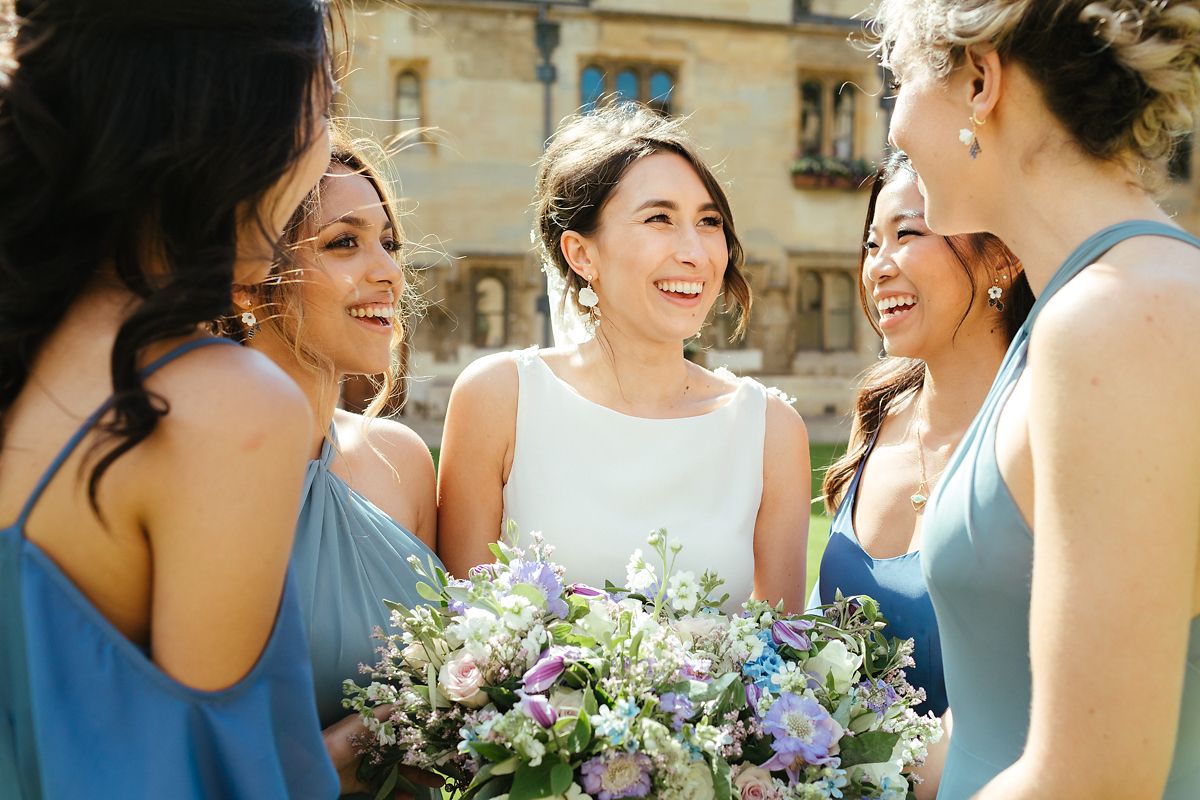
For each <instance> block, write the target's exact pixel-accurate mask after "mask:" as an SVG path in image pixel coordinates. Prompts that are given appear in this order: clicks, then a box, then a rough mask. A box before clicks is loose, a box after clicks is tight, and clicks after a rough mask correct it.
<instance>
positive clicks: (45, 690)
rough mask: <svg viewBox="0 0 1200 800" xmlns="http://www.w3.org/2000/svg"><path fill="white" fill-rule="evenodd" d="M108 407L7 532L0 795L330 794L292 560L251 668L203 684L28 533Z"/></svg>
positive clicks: (185, 799) (3, 543)
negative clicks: (40, 505)
mask: <svg viewBox="0 0 1200 800" xmlns="http://www.w3.org/2000/svg"><path fill="white" fill-rule="evenodd" d="M219 342H220V343H227V344H232V343H231V342H227V340H216V339H201V340H196V341H191V342H187V343H185V344H184V345H182V346H180V347H178V348H176V349H174V350H172V351H171V352H170V353H168V354H167V355H165V356H163V357H162V358H160V359H158V360H157V361H155V362H154V363H152V364H151V365H150V366H149V367H147V368H146V369H145V370H144V371H143V375H149V374H150V373H152V372H154V371H155V370H156V369H158V368H159V367H161V366H163V365H164V364H166V363H167V362H169V361H171V360H173V359H175V358H177V357H179V356H181V355H183V354H184V353H186V352H188V351H190V350H193V349H195V348H196V347H200V346H203V345H209V344H217V343H219ZM108 407H109V403H107V402H106V403H105V404H104V405H103V406H102V407H101V408H100V409H98V410H97V411H96V412H95V413H94V414H92V416H90V417H89V418H88V419H87V420H86V421H85V422H84V424H83V425H82V426H81V427H80V428H79V430H78V431H77V432H76V433H75V435H74V436H72V437H71V439H70V440H69V441H68V442H67V444H66V445H65V446H64V447H63V449H62V451H61V452H60V453H59V454H58V457H57V458H55V460H54V462H53V463H52V464H51V465H50V467H49V468H48V469H47V470H46V472H45V474H44V475H43V476H42V478H41V480H40V481H39V482H38V484H37V487H36V488H35V489H34V490H33V493H32V494H31V495H30V497H29V499H28V500H27V501H26V503H25V506H24V508H22V510H21V513H20V515H19V516H18V517H17V520H16V521H15V522H14V523H13V524H12V525H11V526H9V527H7V528H5V529H3V530H0V797H2V798H4V799H5V800H9V798H24V799H25V800H35V799H36V798H42V797H46V798H68V797H72V798H73V797H81V798H82V797H94V798H142V797H161V798H166V797H169V798H173V799H175V798H178V799H179V800H207V799H208V798H331V797H336V796H337V794H338V779H337V775H336V773H335V772H334V770H333V765H332V764H331V763H330V761H329V757H328V755H327V754H326V751H325V746H324V744H323V742H322V740H321V731H320V728H319V726H318V724H317V711H316V704H315V702H314V699H313V691H312V671H311V669H310V667H309V660H308V643H307V641H306V639H305V636H304V627H303V624H302V622H301V618H300V607H299V605H298V603H297V601H296V591H295V587H294V581H293V579H292V576H291V573H290V570H289V574H288V577H287V580H286V582H285V584H284V590H283V596H282V599H281V601H280V604H279V610H278V613H277V616H276V618H275V626H274V629H273V630H272V631H271V636H270V638H269V639H268V641H267V644H266V646H265V647H264V648H263V652H262V654H261V655H260V656H259V659H258V662H257V663H256V664H255V665H254V667H253V668H252V669H251V671H250V673H249V674H247V675H246V676H245V677H244V678H242V679H241V680H240V681H238V682H237V683H236V684H234V685H233V686H230V687H228V688H226V689H221V690H219V691H211V692H210V691H201V690H198V689H193V688H190V687H188V686H185V685H183V684H181V683H179V682H178V681H176V680H174V679H173V678H171V677H170V676H168V675H167V674H166V673H164V672H163V671H162V670H161V669H159V668H158V666H156V665H155V664H154V662H152V661H151V660H150V657H149V655H148V654H147V653H146V651H145V650H143V649H142V648H140V647H139V646H137V645H135V644H133V643H132V642H131V641H129V640H128V639H127V638H125V636H124V635H122V634H121V632H120V631H118V630H117V629H116V628H114V627H113V626H112V624H111V623H110V622H109V621H108V620H107V619H106V618H105V617H104V616H103V615H101V614H100V612H99V611H97V610H96V608H95V606H93V605H92V603H91V601H89V600H88V598H87V597H86V596H85V595H84V594H83V593H82V592H80V591H79V589H78V588H77V587H76V586H75V584H74V583H73V582H72V581H71V579H70V578H69V577H67V575H66V574H65V573H63V572H62V570H60V569H59V568H58V566H57V565H56V564H55V563H54V561H53V560H51V559H50V558H49V557H48V556H47V555H46V554H45V553H44V552H42V550H41V549H40V548H39V547H38V546H37V545H36V544H35V543H33V542H31V541H29V540H28V539H26V538H25V532H24V528H25V524H26V522H27V520H28V519H29V515H30V513H31V512H32V511H33V508H34V505H35V504H36V503H37V500H38V497H39V496H40V495H41V493H42V491H43V490H44V489H45V488H46V486H47V485H48V484H49V482H50V480H51V479H52V478H53V477H54V475H55V473H56V472H57V471H58V469H59V467H61V466H62V464H63V462H64V461H65V460H66V459H67V457H68V456H69V455H70V454H71V452H72V451H73V450H74V449H75V448H76V446H78V444H79V443H80V441H81V440H82V439H83V437H84V436H85V435H86V434H87V432H88V431H89V430H90V429H91V427H92V426H93V425H95V424H96V422H97V421H98V420H99V419H100V417H101V416H103V414H104V412H105V411H106V410H107V409H108Z"/></svg>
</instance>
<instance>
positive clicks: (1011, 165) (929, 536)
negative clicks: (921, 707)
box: [876, 0, 1200, 800]
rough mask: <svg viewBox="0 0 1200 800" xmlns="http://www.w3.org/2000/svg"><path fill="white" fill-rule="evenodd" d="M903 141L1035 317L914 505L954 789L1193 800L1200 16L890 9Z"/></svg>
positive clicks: (887, 18) (945, 214)
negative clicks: (985, 241)
mask: <svg viewBox="0 0 1200 800" xmlns="http://www.w3.org/2000/svg"><path fill="white" fill-rule="evenodd" d="M876 28H877V30H878V31H879V33H880V34H881V36H882V50H883V54H884V55H885V58H886V61H887V63H888V64H889V65H890V67H891V68H892V71H893V73H894V74H895V76H896V79H897V81H898V82H899V85H900V88H899V96H898V98H897V103H896V108H895V112H894V114H893V116H892V124H891V139H892V141H893V142H894V144H895V145H896V146H898V147H902V148H904V150H905V151H906V152H908V154H909V155H910V156H911V157H912V160H913V164H914V166H915V167H916V168H917V170H918V171H919V172H920V174H921V177H922V180H923V181H924V186H925V194H926V215H927V218H928V221H929V224H930V225H931V226H932V228H933V229H934V230H937V231H939V232H942V233H947V234H951V233H960V232H965V231H978V230H988V231H993V232H994V233H996V235H998V236H1000V237H1001V238H1002V239H1003V240H1004V241H1005V242H1006V243H1007V244H1008V245H1009V246H1010V247H1011V248H1012V249H1013V252H1014V253H1016V254H1017V255H1018V256H1019V257H1020V259H1021V262H1022V263H1023V264H1024V266H1025V270H1026V274H1027V275H1028V276H1029V282H1030V285H1031V286H1032V288H1033V291H1034V293H1035V294H1036V295H1037V302H1036V304H1035V305H1034V307H1033V309H1032V310H1031V312H1030V315H1029V319H1028V321H1027V322H1026V323H1025V324H1024V325H1023V326H1022V328H1021V330H1020V331H1018V333H1017V335H1016V337H1015V338H1014V340H1013V344H1012V347H1011V348H1010V349H1009V351H1008V354H1007V355H1006V357H1005V359H1004V362H1003V364H1002V366H1001V368H1000V373H999V375H998V377H997V379H996V382H995V384H994V385H993V387H992V390H991V392H990V393H989V395H988V397H987V398H986V400H985V401H984V404H983V407H982V410H981V411H980V413H979V416H978V417H977V418H976V419H975V421H974V423H972V426H971V427H970V428H969V429H968V430H967V433H966V434H965V435H964V437H963V440H962V443H961V444H960V446H959V448H958V450H957V451H956V452H955V454H954V456H953V458H952V459H951V462H950V465H949V467H947V470H946V473H945V475H944V477H943V478H942V481H941V485H940V486H939V487H938V491H937V492H936V493H935V495H934V497H933V500H932V501H931V502H930V508H929V509H928V510H927V512H926V516H927V517H928V521H927V524H926V526H925V532H924V536H925V544H924V551H925V556H924V559H923V567H924V570H925V573H926V578H927V581H928V584H929V591H930V595H931V596H932V598H933V604H934V608H935V610H936V611H937V618H938V624H939V628H940V631H941V637H942V647H943V653H944V657H945V668H946V688H947V690H948V692H949V697H950V705H951V707H952V708H953V709H954V723H955V731H954V737H953V739H952V740H951V742H950V752H949V756H948V761H947V764H946V770H945V773H944V775H943V778H942V796H944V797H947V798H951V800H956V799H957V798H965V797H970V796H972V795H975V794H976V793H977V792H979V793H980V794H979V796H980V797H986V798H1005V800H1010V799H1011V798H1033V797H1113V796H1121V797H1156V798H1157V797H1166V798H1171V799H1172V800H1181V799H1182V798H1196V797H1200V616H1198V612H1200V458H1198V457H1197V454H1198V453H1200V418H1198V417H1197V415H1196V398H1197V397H1198V396H1200V350H1198V349H1197V348H1196V347H1195V325H1196V318H1197V316H1198V314H1200V249H1198V248H1200V240H1198V239H1196V238H1195V237H1193V236H1191V235H1189V234H1187V233H1184V232H1183V231H1182V230H1180V229H1179V228H1178V227H1176V226H1175V224H1174V223H1173V222H1172V221H1171V219H1170V218H1169V217H1168V216H1167V214H1166V213H1164V212H1163V210H1162V209H1161V208H1159V207H1158V205H1157V204H1156V203H1155V202H1154V199H1153V195H1152V194H1151V191H1152V190H1153V189H1154V188H1156V187H1157V186H1159V185H1161V181H1162V179H1163V178H1164V177H1165V172H1166V165H1167V158H1168V156H1169V155H1170V154H1171V152H1172V151H1173V150H1174V148H1175V147H1176V146H1177V145H1178V141H1179V137H1181V136H1182V135H1183V134H1184V133H1186V132H1189V131H1192V130H1193V129H1194V128H1195V125H1196V122H1197V118H1198V111H1200V46H1198V43H1200V3H1198V2H1178V1H1177V2H1169V1H1168V2H1161V3H1129V2H1124V1H1123V0H1063V1H1062V2H1057V3H1040V2H1029V1H1026V2H1013V1H1012V0H1005V1H1003V2H1002V1H1001V0H972V2H970V3H961V2H951V0H899V1H898V2H896V1H892V2H885V3H884V4H883V5H882V8H881V10H880V15H879V18H878V19H877V21H876Z"/></svg>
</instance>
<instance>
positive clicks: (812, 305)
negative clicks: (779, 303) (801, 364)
mask: <svg viewBox="0 0 1200 800" xmlns="http://www.w3.org/2000/svg"><path fill="white" fill-rule="evenodd" d="M823 296H824V287H823V286H822V285H821V274H820V273H819V272H811V271H805V272H802V273H801V274H800V292H799V298H798V299H797V303H796V349H797V350H821V349H822V348H823V346H824V336H823V335H822V333H823V327H824V326H823V324H822V319H821V307H822V305H823Z"/></svg>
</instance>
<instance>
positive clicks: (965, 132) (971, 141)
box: [958, 114, 986, 158]
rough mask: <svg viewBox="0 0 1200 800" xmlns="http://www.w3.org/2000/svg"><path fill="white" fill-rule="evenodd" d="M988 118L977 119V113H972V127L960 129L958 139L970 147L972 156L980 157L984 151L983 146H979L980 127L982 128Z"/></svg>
mask: <svg viewBox="0 0 1200 800" xmlns="http://www.w3.org/2000/svg"><path fill="white" fill-rule="evenodd" d="M985 123H986V120H978V119H975V115H974V114H972V115H971V127H969V128H961V129H959V131H958V140H959V141H960V142H962V143H963V144H964V145H966V146H967V147H969V148H970V153H971V158H978V157H979V154H980V153H981V152H983V148H981V147H980V146H979V136H978V135H977V132H978V129H979V128H982V127H983V126H984V124H985Z"/></svg>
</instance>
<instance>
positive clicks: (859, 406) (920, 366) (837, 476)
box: [822, 151, 1034, 513]
mask: <svg viewBox="0 0 1200 800" xmlns="http://www.w3.org/2000/svg"><path fill="white" fill-rule="evenodd" d="M897 175H903V176H907V177H915V175H916V173H915V172H913V168H912V165H911V164H910V163H909V161H908V156H906V155H905V154H904V153H901V152H899V151H897V152H894V153H892V154H890V155H889V156H888V157H887V158H886V159H884V162H883V165H882V166H881V167H880V168H879V170H878V171H877V172H876V173H875V175H874V177H873V178H872V179H871V197H870V200H868V201H867V218H866V221H865V222H864V223H863V238H862V241H863V242H864V243H865V242H866V241H867V238H868V235H869V231H870V229H871V222H872V221H873V220H874V218H875V205H876V203H877V202H878V200H879V193H880V192H882V191H883V188H884V187H885V186H887V184H888V183H889V182H890V181H892V180H893V179H894V178H896V176H897ZM943 238H944V239H945V242H946V246H947V247H949V248H950V252H951V253H952V254H953V255H954V260H955V261H956V262H958V265H959V266H960V267H961V268H962V270H963V272H964V273H965V275H966V278H967V282H968V284H969V285H970V287H971V300H970V302H969V303H968V304H967V307H966V308H965V309H964V310H963V315H962V318H961V319H959V322H958V325H959V327H961V326H962V323H963V322H964V321H966V318H967V315H968V314H970V312H971V308H973V307H974V305H975V300H976V278H977V273H978V272H979V271H980V270H983V269H990V270H993V271H996V272H1001V271H1003V272H1007V274H1009V275H1014V276H1015V277H1013V279H1012V282H1011V284H1010V285H1009V287H1008V290H1007V291H1006V292H1005V293H1004V310H1003V311H1002V312H1000V318H1001V320H1002V321H1003V325H1004V339H1005V341H1006V342H1011V341H1012V338H1013V336H1015V335H1016V333H1017V330H1018V329H1019V328H1020V327H1021V324H1022V323H1024V322H1025V318H1026V317H1027V316H1029V310H1030V309H1031V308H1032V307H1033V301H1034V297H1033V290H1032V289H1030V288H1029V280H1028V278H1026V277H1025V272H1024V270H1022V269H1021V264H1020V262H1019V261H1018V260H1017V257H1016V256H1015V255H1013V253H1012V251H1011V250H1009V249H1008V248H1007V247H1006V246H1005V245H1004V242H1002V241H1000V240H999V239H998V238H996V237H995V236H993V235H991V234H990V233H970V234H963V235H959V236H946V237H943ZM866 259H867V252H866V249H865V248H863V249H862V251H861V252H860V253H859V257H858V271H859V281H858V298H859V302H860V304H861V305H862V309H863V313H864V314H866V315H867V319H869V320H870V321H871V327H873V328H874V329H875V332H876V333H881V332H880V330H879V325H878V323H876V321H875V317H874V316H872V314H871V307H872V306H871V302H870V298H869V297H868V296H867V288H866V284H865V283H863V281H862V270H863V265H864V264H865V263H866ZM957 331H958V328H957V327H956V328H955V332H956V333H957ZM924 383H925V362H923V361H921V360H920V359H916V358H900V357H896V356H885V357H884V358H883V359H881V360H880V361H879V362H878V363H877V364H875V365H873V366H872V367H871V368H870V369H868V370H867V371H866V372H865V373H864V374H863V376H862V379H861V380H860V382H859V387H858V393H857V394H856V395H855V398H854V412H853V414H854V416H853V424H852V430H851V436H850V443H849V445H848V446H847V448H846V453H845V455H843V456H842V457H841V458H839V459H837V460H836V461H835V462H834V463H833V464H831V465H830V466H829V469H827V470H826V472H825V480H824V481H823V483H822V490H823V492H824V497H825V509H826V511H828V512H829V513H833V512H834V511H835V510H836V509H837V506H838V503H840V502H841V499H842V495H843V493H844V492H845V487H846V484H847V483H849V482H850V479H851V478H853V477H854V473H855V472H856V471H857V470H858V465H859V462H861V461H862V459H863V458H865V457H866V455H867V447H868V445H869V444H870V441H871V439H872V437H874V436H875V435H876V434H877V433H878V432H879V429H880V427H882V425H883V421H884V419H886V418H887V413H888V409H889V408H891V407H892V403H894V402H895V401H896V400H897V398H900V397H904V396H908V395H910V394H912V393H915V392H917V391H919V390H920V389H921V387H922V386H923V385H924Z"/></svg>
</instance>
